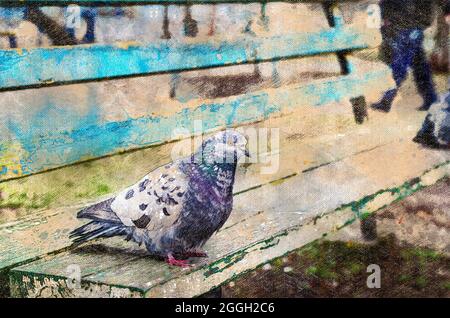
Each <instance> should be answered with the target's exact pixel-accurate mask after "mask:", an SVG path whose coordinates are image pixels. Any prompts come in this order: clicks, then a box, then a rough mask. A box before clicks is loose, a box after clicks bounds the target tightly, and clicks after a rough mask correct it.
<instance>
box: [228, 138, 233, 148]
mask: <svg viewBox="0 0 450 318" xmlns="http://www.w3.org/2000/svg"><path fill="white" fill-rule="evenodd" d="M227 146H230V147H232V146H234V142H233V139H231V138H228V140H227Z"/></svg>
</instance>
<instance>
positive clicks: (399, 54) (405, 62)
mask: <svg viewBox="0 0 450 318" xmlns="http://www.w3.org/2000/svg"><path fill="white" fill-rule="evenodd" d="M409 33H410V32H406V31H405V32H402V33H399V34H398V35H397V36H396V37H395V38H394V40H393V42H392V44H391V46H392V50H391V52H392V53H391V54H392V55H391V64H390V67H391V69H392V76H393V78H394V81H395V84H396V88H395V89H391V90H388V91H387V92H385V93H384V95H383V98H382V99H381V101H380V102H378V103H375V104H373V105H372V108H373V109H375V110H380V111H384V112H389V111H390V110H391V107H392V103H393V101H394V98H395V96H397V90H398V88H399V87H400V85H401V84H402V83H403V81H404V80H405V78H406V75H407V74H408V67H409V66H410V65H411V63H412V59H413V56H414V51H413V50H411V46H410V43H409Z"/></svg>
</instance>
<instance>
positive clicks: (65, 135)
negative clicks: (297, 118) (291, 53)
mask: <svg viewBox="0 0 450 318" xmlns="http://www.w3.org/2000/svg"><path fill="white" fill-rule="evenodd" d="M352 61H353V62H352V64H351V65H352V67H353V69H354V72H353V73H352V74H351V75H348V76H337V77H331V78H329V79H321V80H315V81H311V82H308V83H305V84H300V85H286V86H284V87H281V88H278V89H267V90H261V91H257V92H252V93H248V94H242V95H237V96H231V97H226V98H218V99H214V100H204V99H199V100H191V101H189V103H188V105H190V106H189V107H187V105H185V106H184V107H183V103H178V105H177V107H179V108H180V107H181V109H182V110H181V111H179V112H177V113H175V114H172V115H169V116H159V115H157V114H153V112H152V110H151V109H147V110H146V112H147V113H146V114H147V115H144V116H141V117H138V118H131V117H128V118H127V119H125V120H114V119H113V120H105V118H108V117H109V116H110V114H111V113H112V112H114V109H112V108H115V109H116V108H117V107H116V105H115V102H116V101H115V100H113V102H114V103H112V104H111V100H106V101H105V102H103V103H102V102H101V101H102V97H101V96H100V93H101V91H96V87H97V86H92V87H85V89H87V90H88V94H87V95H86V96H85V98H86V101H85V102H84V103H83V102H81V101H80V99H79V98H76V94H75V95H73V94H74V92H75V90H74V92H71V91H68V95H67V96H64V95H62V94H63V92H64V91H61V90H58V92H59V93H58V96H57V97H54V98H47V97H46V96H48V95H46V96H41V97H42V99H39V96H36V97H35V98H34V101H35V102H36V103H39V104H38V106H37V105H36V107H29V105H27V104H24V105H25V106H27V109H28V112H24V113H18V112H17V109H18V108H10V109H9V110H8V112H5V113H4V114H2V115H1V116H0V119H1V120H2V121H1V125H0V132H1V133H2V135H3V136H6V137H5V139H4V140H2V141H1V142H0V180H2V179H3V180H4V179H10V178H14V177H19V176H23V175H29V174H33V173H36V172H40V171H44V170H48V169H51V168H56V167H60V166H64V165H67V164H71V163H75V162H79V161H84V160H88V159H92V158H98V157H102V156H106V155H110V154H114V153H117V152H120V151H125V150H130V149H136V148H141V147H146V146H151V145H156V144H161V143H164V142H167V141H170V140H174V139H177V138H178V137H176V135H174V132H175V131H176V130H175V129H176V128H178V129H181V128H183V129H186V130H187V131H189V132H193V129H194V127H193V123H194V121H195V120H201V121H202V132H208V131H212V130H214V129H219V128H223V127H231V126H237V125H242V124H245V123H251V122H255V121H259V120H264V119H267V118H269V117H271V116H279V115H282V114H286V113H289V112H292V111H294V110H295V109H296V108H298V107H305V106H307V105H312V106H322V105H326V104H328V103H333V102H338V101H342V100H344V99H346V98H351V97H356V96H360V95H365V94H372V92H373V91H374V90H375V91H382V90H385V89H388V88H390V87H393V81H392V78H391V73H390V70H389V69H388V68H387V67H386V66H383V65H380V64H376V63H365V62H364V63H362V62H360V61H358V60H352ZM373 83H379V84H377V87H376V89H375V88H374V85H373ZM37 92H38V93H39V90H38V91H37ZM76 93H77V94H79V92H78V91H76ZM3 94H6V93H3ZM15 94H16V93H15ZM5 96H6V95H5ZM16 96H17V95H11V96H10V97H11V98H13V100H14V99H16V98H17V97H16ZM61 101H62V103H63V104H62V105H59V104H58V103H59V102H61ZM167 106H168V107H169V106H170V104H168V105H167ZM116 111H117V109H116Z"/></svg>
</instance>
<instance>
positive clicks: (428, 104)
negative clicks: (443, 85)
mask: <svg viewBox="0 0 450 318" xmlns="http://www.w3.org/2000/svg"><path fill="white" fill-rule="evenodd" d="M437 100H438V98H437V96H435V95H433V96H432V97H430V98H425V99H424V101H423V104H422V106H420V107H419V108H418V109H417V110H418V111H421V112H427V111H428V110H429V109H430V107H431V105H433V104H434V103H436V102H437Z"/></svg>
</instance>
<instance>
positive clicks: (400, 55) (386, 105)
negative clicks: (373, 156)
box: [372, 0, 438, 112]
mask: <svg viewBox="0 0 450 318" xmlns="http://www.w3.org/2000/svg"><path fill="white" fill-rule="evenodd" d="M380 8H381V15H382V19H383V25H382V27H381V34H382V37H383V43H382V48H381V55H382V59H383V60H384V61H385V62H386V63H388V64H389V65H390V67H391V69H392V75H393V77H394V80H395V83H396V86H397V87H396V88H395V89H391V90H389V91H387V92H385V94H384V95H383V97H382V99H381V101H379V102H378V103H375V104H373V105H372V108H373V109H375V110H379V111H383V112H389V111H390V110H391V107H392V103H393V101H394V98H395V97H396V96H397V92H398V88H399V87H400V85H401V84H402V83H403V81H404V80H405V79H406V76H407V74H408V69H409V68H410V67H411V68H412V71H413V75H414V79H415V82H416V86H417V90H418V92H419V94H420V95H421V96H422V98H423V104H422V106H421V107H420V108H419V110H422V111H427V110H428V109H429V108H430V106H431V105H432V104H433V103H434V102H436V101H437V99H438V97H437V94H436V91H435V88H434V83H433V78H432V74H431V68H430V65H429V64H428V61H427V57H426V54H425V51H424V49H423V40H424V30H425V29H426V28H428V27H430V26H431V24H432V23H433V20H434V12H435V1H434V0H381V1H380Z"/></svg>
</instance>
